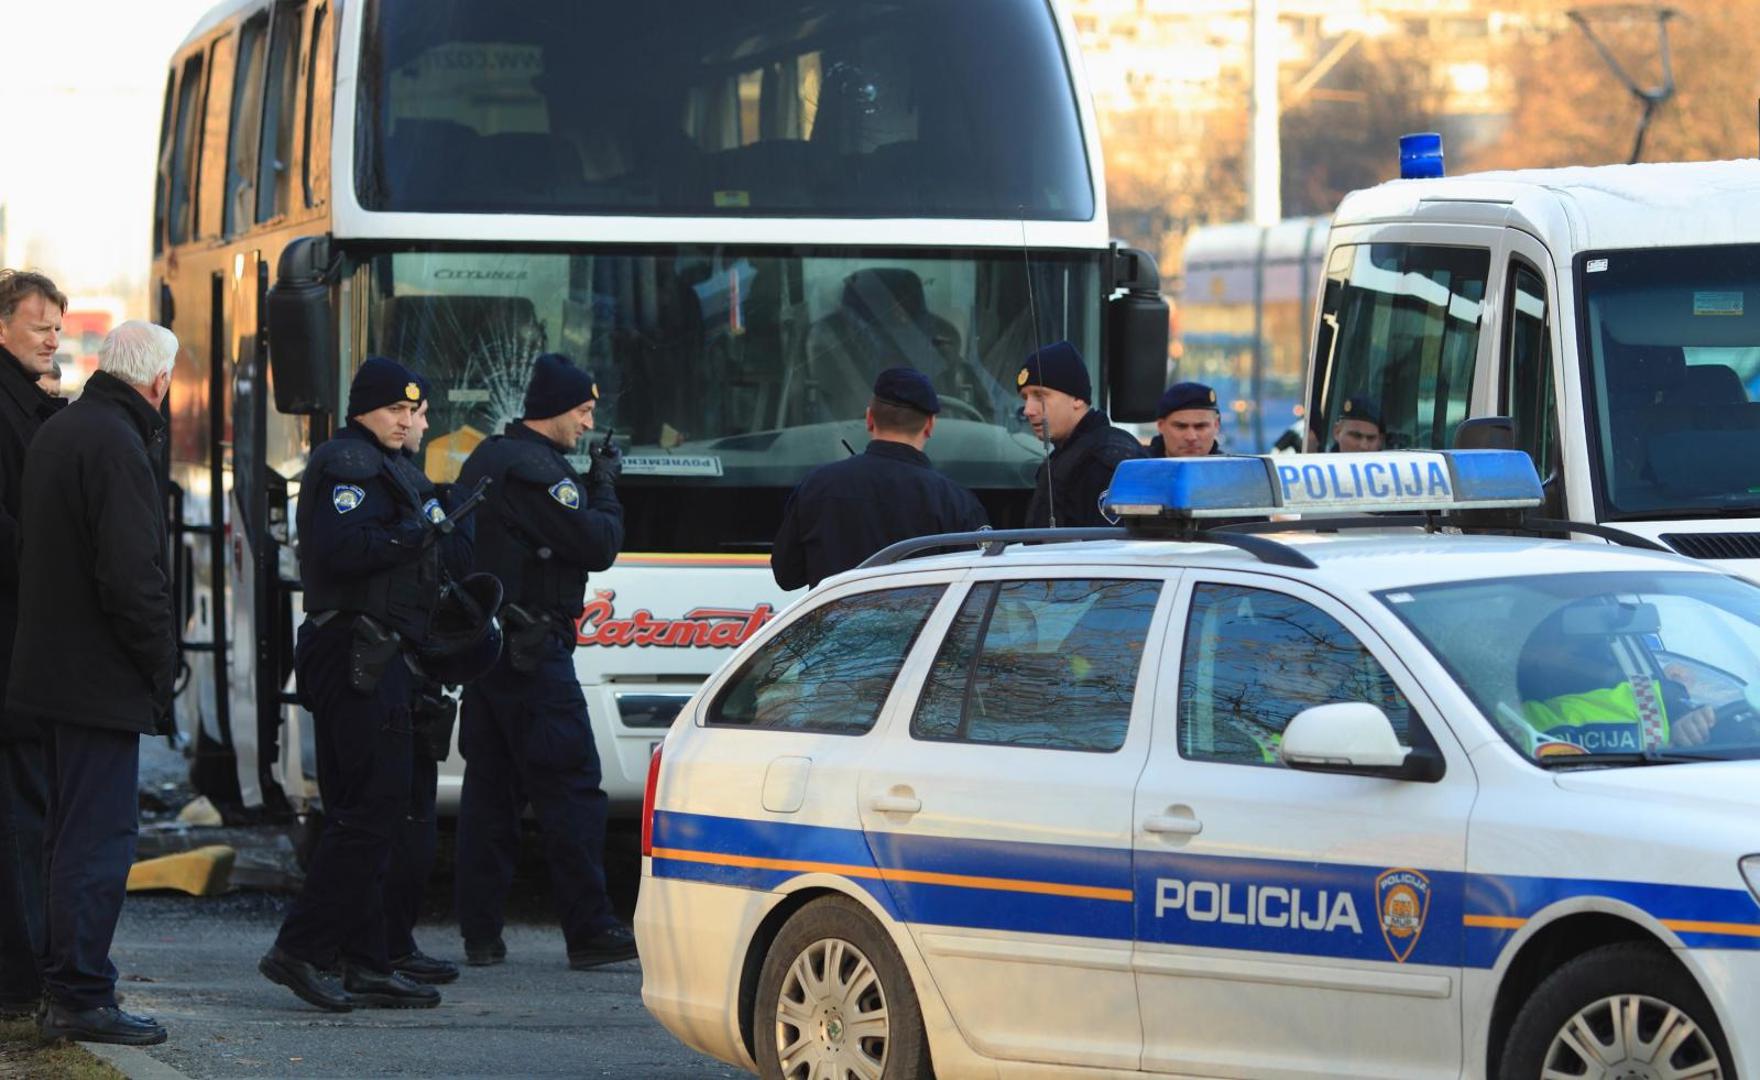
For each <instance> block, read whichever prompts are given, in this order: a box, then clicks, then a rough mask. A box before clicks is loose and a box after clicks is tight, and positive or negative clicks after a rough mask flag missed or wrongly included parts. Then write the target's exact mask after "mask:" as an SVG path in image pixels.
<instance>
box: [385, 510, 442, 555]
mask: <svg viewBox="0 0 1760 1080" xmlns="http://www.w3.org/2000/svg"><path fill="white" fill-rule="evenodd" d="M390 531H391V540H392V542H393V543H395V544H396V545H397V546H398V547H399V548H402V549H404V550H406V551H408V552H409V553H410V557H412V558H413V557H414V556H415V555H418V554H420V553H421V550H422V548H423V547H424V546H426V545H427V544H428V543H429V542H430V537H431V536H432V534H433V532H434V526H433V523H432V522H430V521H429V520H428V519H427V518H425V517H420V516H410V517H405V518H402V519H400V520H399V521H398V522H397V524H395V525H393V526H391V530H390Z"/></svg>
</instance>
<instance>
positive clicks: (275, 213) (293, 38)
mask: <svg viewBox="0 0 1760 1080" xmlns="http://www.w3.org/2000/svg"><path fill="white" fill-rule="evenodd" d="M303 14H304V12H303V11H302V10H301V9H300V7H299V6H298V5H297V4H277V5H276V7H275V26H274V29H273V31H272V32H271V33H270V35H269V82H268V87H267V89H266V90H265V91H264V94H263V138H262V144H263V150H262V155H261V157H260V158H259V159H258V162H257V220H258V221H269V220H271V219H273V218H278V217H280V216H282V215H283V214H285V213H287V209H288V206H289V204H290V202H291V199H290V198H289V190H290V186H291V184H292V180H293V125H294V116H293V113H294V103H295V102H296V101H297V100H298V98H297V97H296V92H297V90H298V89H299V70H300V64H299V58H300V48H299V41H300V21H301V16H302V15H303Z"/></svg>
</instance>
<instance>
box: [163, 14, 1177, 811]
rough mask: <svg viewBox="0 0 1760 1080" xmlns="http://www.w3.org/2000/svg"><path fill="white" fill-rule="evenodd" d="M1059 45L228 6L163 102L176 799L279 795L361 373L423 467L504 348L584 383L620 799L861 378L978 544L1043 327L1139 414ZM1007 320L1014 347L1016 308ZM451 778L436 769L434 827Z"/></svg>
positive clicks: (834, 438)
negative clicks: (308, 498)
mask: <svg viewBox="0 0 1760 1080" xmlns="http://www.w3.org/2000/svg"><path fill="white" fill-rule="evenodd" d="M1095 131H1096V124H1095V121H1094V116H1093V112H1092V109H1091V106H1090V104H1089V101H1088V96H1087V93H1086V89H1085V79H1084V76H1083V73H1082V69H1081V64H1080V59H1079V56H1078V55H1077V52H1076V47H1075V35H1074V33H1073V30H1072V27H1071V25H1070V23H1069V20H1068V16H1067V13H1065V12H1064V11H1063V10H1062V8H1061V6H1059V5H1056V4H1050V5H1048V4H1046V3H1044V2H1042V0H961V2H960V3H958V4H945V3H937V2H934V0H888V2H885V3H881V2H875V0H853V2H850V3H844V4H838V5H832V6H829V7H828V6H825V5H821V4H813V3H806V2H803V0H762V2H760V0H713V2H711V0H658V2H655V3H650V4H639V5H630V4H622V3H613V2H609V0H605V2H594V3H580V2H575V0H534V2H532V3H527V4H523V5H519V6H518V7H517V8H505V9H504V8H503V7H501V6H496V5H484V4H480V3H475V2H472V0H429V2H424V3H417V2H415V0H356V2H350V3H342V2H340V0H279V2H270V0H231V2H228V3H225V4H222V5H221V6H219V7H217V8H215V9H214V10H213V11H211V12H210V13H209V14H208V15H207V16H205V17H204V18H203V19H202V20H201V21H200V22H199V23H198V24H197V26H196V27H195V28H194V29H193V30H192V32H191V33H190V34H189V36H188V38H187V39H186V40H185V42H184V43H183V44H182V45H181V46H179V48H178V50H177V52H176V53H175V55H174V56H173V58H172V61H171V64H170V70H169V73H168V76H167V80H166V89H165V105H164V120H163V127H162V135H161V139H160V156H159V163H158V175H157V187H156V201H155V208H156V209H155V221H154V231H153V237H152V243H153V255H154V262H153V282H154V288H155V291H156V301H155V316H156V317H157V318H158V320H159V321H161V322H163V323H164V324H166V325H168V326H170V327H171V328H172V329H173V330H174V331H175V332H176V333H177V335H178V337H179V339H180V340H181V341H182V343H183V345H184V348H185V356H184V357H183V359H182V361H181V362H180V364H179V366H178V368H177V373H176V378H175V382H174V384H173V387H172V391H171V398H170V413H171V451H170V461H169V477H168V482H169V485H170V490H171V507H172V513H173V518H172V520H173V522H174V525H175V530H176V538H177V539H176V552H175V554H176V558H175V560H174V563H175V567H176V582H175V585H176V594H177V598H178V603H179V617H180V626H181V635H182V638H183V649H184V658H185V661H186V663H187V667H188V675H187V678H186V679H185V680H184V683H183V688H182V691H181V693H180V696H179V698H178V705H177V708H178V716H179V723H180V725H181V726H182V729H183V730H184V731H185V732H187V733H189V734H190V736H191V737H192V738H193V739H194V741H195V744H196V765H195V768H194V769H193V773H194V779H195V783H196V786H197V788H198V790H200V791H202V792H203V793H205V794H208V795H210V797H212V798H213V799H214V800H215V801H216V802H218V803H222V804H223V805H235V806H245V807H252V806H265V807H268V808H269V809H270V810H284V809H286V808H288V807H289V806H293V807H297V806H298V805H299V804H300V803H301V802H302V801H303V800H305V799H307V798H309V797H310V796H311V795H312V794H313V793H314V790H315V788H314V785H313V784H312V783H311V780H310V777H311V775H312V769H311V765H310V762H309V759H308V756H307V755H306V754H304V753H302V752H301V748H302V746H303V745H304V743H305V742H306V741H307V740H306V738H305V733H306V728H307V726H308V724H309V717H307V716H306V714H305V713H304V712H303V711H302V710H301V709H300V708H299V707H298V705H297V703H296V702H295V701H294V700H293V698H292V696H291V694H290V690H291V682H290V678H291V667H292V663H291V652H292V632H293V627H294V626H295V625H296V623H297V621H298V619H299V594H298V574H297V563H296V560H295V546H296V545H297V542H298V537H297V536H296V535H294V530H293V514H292V507H293V500H294V499H295V498H296V497H297V494H298V489H299V482H300V476H301V472H302V470H303V467H304V464H305V462H306V460H307V456H308V455H309V453H310V451H311V448H312V447H313V446H314V445H316V444H317V443H319V442H321V441H322V440H323V439H325V438H326V437H327V436H328V435H329V434H330V433H331V432H333V431H334V430H335V429H336V427H337V426H338V425H339V424H341V423H342V422H343V416H342V407H343V404H344V403H343V393H344V389H343V388H345V387H346V386H347V384H348V381H349V378H350V376H351V374H352V372H353V370H354V369H355V367H356V366H357V365H358V364H359V363H360V361H361V360H362V359H364V358H365V357H367V356H369V355H372V354H375V353H383V354H387V355H390V356H394V357H396V358H397V359H399V360H401V361H403V362H405V363H407V364H409V365H411V366H412V367H414V368H415V369H417V370H419V371H421V372H423V373H424V374H425V375H426V376H427V377H428V379H429V380H430V382H431V383H432V386H433V390H434V396H433V404H432V407H431V416H430V420H431V423H432V427H431V430H430V432H429V436H428V439H427V442H426V444H425V446H424V461H423V465H424V468H425V469H426V470H427V472H428V474H429V475H430V476H431V477H433V478H434V479H435V480H436V481H447V480H450V479H452V478H453V477H454V476H456V474H457V470H458V466H459V464H460V462H461V461H462V459H463V458H464V457H465V456H466V455H467V454H468V453H469V452H470V450H471V448H472V447H473V446H475V445H476V444H477V443H478V442H479V441H480V440H482V439H483V438H485V437H487V436H488V435H490V434H492V433H495V432H498V431H500V430H501V429H502V427H503V426H504V425H505V424H506V423H507V422H508V421H509V420H511V419H513V418H515V417H516V416H518V414H519V410H520V403H521V394H522V391H523V388H524V384H525V381H526V374H527V371H528V370H529V366H530V363H531V360H532V358H533V357H534V356H535V355H536V354H537V353H539V352H543V351H546V350H554V351H560V352H564V353H568V354H571V355H573V356H574V357H575V358H576V359H577V360H578V361H580V362H581V363H583V364H584V365H586V366H589V367H591V368H592V369H593V371H594V372H595V373H596V375H597V377H598V380H599V385H600V387H601V390H602V393H603V398H602V401H601V405H600V410H599V423H600V430H601V431H606V430H612V431H615V433H616V439H617V441H618V443H619V445H620V446H621V447H622V448H623V450H624V452H625V460H626V465H625V469H624V481H623V483H622V485H621V487H620V491H619V494H620V496H621V498H622V500H623V502H624V504H625V507H626V512H627V538H626V543H625V554H624V555H623V556H622V557H621V558H620V559H619V560H618V563H617V565H616V566H615V567H613V568H612V569H611V570H610V571H608V572H606V573H604V574H596V575H594V577H593V580H592V583H591V589H592V596H590V597H589V599H588V603H587V605H586V609H585V611H584V612H583V614H582V618H581V620H580V623H579V642H580V644H581V648H580V649H579V650H578V651H577V653H576V663H577V667H578V670H579V673H580V678H581V682H582V684H583V686H584V687H585V689H586V693H587V698H588V702H589V705H590V707H591V709H592V714H593V717H594V728H595V731H596V734H597V737H598V745H599V754H600V758H601V761H602V764H603V766H604V771H605V786H606V789H607V792H608V793H609V794H610V795H611V798H612V800H613V807H614V809H620V810H627V811H628V812H630V813H634V811H635V810H636V808H637V805H638V804H639V801H640V791H641V782H642V780H643V778H644V776H645V774H646V767H647V759H648V755H649V751H650V749H651V747H652V745H653V744H654V743H655V742H656V741H658V739H659V738H660V737H661V736H662V735H663V734H664V732H665V730H666V728H667V726H668V725H669V724H670V723H671V720H672V717H673V715H674V714H675V713H676V712H677V710H678V708H679V707H680V705H682V703H683V702H684V701H685V700H686V699H687V698H688V697H689V695H690V694H691V693H692V692H693V691H694V689H695V688H696V686H697V684H698V683H699V682H700V681H701V680H702V679H703V677H704V676H705V675H706V674H707V673H709V672H710V671H712V670H714V669H715V667H716V666H717V665H718V664H719V663H720V662H721V660H722V659H723V658H724V657H725V656H726V655H727V650H728V649H730V648H732V647H733V646H736V645H738V644H739V643H740V642H741V641H743V640H745V638H746V637H747V636H749V635H750V634H751V633H752V632H753V631H754V630H755V629H756V628H757V627H759V626H761V625H762V624H763V623H764V622H765V621H766V620H767V619H768V618H769V617H770V615H771V614H772V613H774V612H775V611H776V610H777V609H778V608H779V607H780V606H781V605H783V604H785V603H787V602H788V600H789V597H787V596H785V595H784V594H782V593H780V592H779V590H777V588H776V587H775V584H774V582H773V580H772V578H771V576H770V570H769V566H768V549H769V545H770V541H771V539H772V537H773V536H774V534H775V531H776V528H777V525H778V523H779V520H780V515H781V511H782V507H783V504H784V501H785V499H786V498H787V496H788V493H789V491H790V490H791V488H792V487H793V486H794V485H795V484H796V483H797V482H798V481H799V480H800V479H801V477H802V476H803V475H805V473H806V472H807V471H808V470H809V469H811V468H813V467H815V466H817V465H820V464H823V463H825V462H827V461H832V460H836V459H837V458H839V457H841V456H843V455H844V454H845V452H846V451H845V449H844V443H845V441H846V440H847V441H848V442H849V443H851V444H854V445H858V446H859V445H860V443H861V442H862V441H863V440H864V439H865V432H864V429H863V425H862V413H863V408H864V406H865V404H866V402H867V400H868V395H869V387H870V385H871V383H872V380H873V377H874V375H875V374H877V373H878V371H879V370H881V369H882V368H885V367H889V366H893V365H895V364H898V363H909V364H911V365H913V366H915V367H917V368H919V369H921V370H923V371H924V372H926V373H927V374H929V375H930V376H931V377H932V378H933V379H934V381H935V384H936V386H937V388H938V389H939V391H940V393H941V396H942V401H943V405H944V409H943V412H942V414H941V417H940V420H939V423H938V424H937V426H936V429H935V438H934V441H933V442H932V443H931V445H930V447H929V452H930V454H931V455H932V457H933V459H934V461H935V463H936V465H937V466H938V467H939V468H941V469H943V470H944V471H946V472H947V473H948V474H949V475H950V476H952V477H953V478H954V479H955V480H958V481H959V482H961V483H963V484H965V485H967V486H968V487H971V488H973V489H974V490H976V491H977V492H978V494H979V497H980V498H981V499H982V500H983V501H984V503H985V505H986V507H987V509H988V510H989V513H990V516H991V518H992V520H993V521H995V522H996V523H997V524H999V525H1007V524H1011V523H1014V522H1017V521H1019V520H1020V519H1021V517H1022V516H1023V515H1024V510H1025V505H1026V502H1027V499H1028V496H1029V494H1030V490H1031V485H1032V481H1033V476H1034V472H1035V470H1036V469H1037V468H1038V466H1039V463H1040V459H1041V455H1042V453H1043V448H1042V447H1041V445H1040V444H1039V442H1038V440H1036V439H1035V438H1034V437H1033V436H1032V433H1031V431H1030V429H1028V428H1026V426H1025V425H1024V424H1023V423H1022V422H1021V421H1020V420H1019V419H1018V418H1017V415H1016V414H1017V408H1018V405H1019V402H1018V398H1017V391H1016V387H1015V382H1014V376H1015V372H1016V371H1017V370H1018V367H1019V364H1020V361H1021V358H1022V357H1023V356H1025V355H1026V354H1027V353H1029V352H1030V351H1031V350H1032V349H1034V348H1035V347H1036V346H1038V345H1040V344H1042V343H1045V342H1049V341H1052V340H1056V339H1059V338H1067V339H1069V340H1070V341H1072V342H1074V343H1075V344H1076V345H1077V346H1078V347H1079V348H1080V349H1081V350H1082V352H1083V354H1084V355H1085V356H1087V357H1088V358H1089V360H1090V363H1091V364H1092V365H1093V371H1092V375H1093V378H1094V385H1095V386H1096V387H1097V388H1099V389H1098V391H1097V397H1098V399H1099V400H1097V402H1096V404H1097V405H1100V406H1102V407H1105V408H1108V409H1110V410H1111V411H1112V412H1113V413H1114V415H1115V416H1116V417H1118V418H1119V419H1121V420H1126V421H1130V420H1144V419H1149V418H1151V415H1152V412H1153V405H1154V401H1155V397H1156V395H1157V394H1158V393H1159V391H1160V389H1161V380H1162V375H1163V374H1164V372H1165V362H1166V351H1167V313H1166V305H1165V303H1164V302H1163V301H1162V300H1161V298H1160V296H1159V294H1158V289H1159V282H1158V279H1157V276H1156V271H1155V267H1154V263H1153V261H1152V260H1151V259H1150V258H1149V257H1148V256H1146V255H1142V254H1141V253H1138V252H1134V251H1130V250H1128V249H1123V248H1120V247H1119V246H1118V245H1116V244H1114V243H1112V242H1111V241H1110V239H1109V236H1108V233H1107V224H1106V223H1107V215H1106V206H1105V196H1104V193H1105V181H1104V177H1103V175H1102V171H1101V155H1100V148H1099V145H1098V143H1097V138H1096V135H1095ZM1034 315H1036V316H1037V318H1036V319H1035V318H1034V317H1033V316H1034ZM457 781H458V761H457V759H456V755H455V756H454V760H453V761H452V762H451V763H450V764H448V765H447V766H444V767H443V769H442V787H441V801H442V805H443V806H445V805H447V804H449V803H451V802H453V801H455V800H456V797H457V791H458V786H457Z"/></svg>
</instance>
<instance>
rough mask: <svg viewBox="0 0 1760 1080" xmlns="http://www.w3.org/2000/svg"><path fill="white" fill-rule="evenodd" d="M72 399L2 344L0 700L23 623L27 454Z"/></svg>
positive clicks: (0, 399)
mask: <svg viewBox="0 0 1760 1080" xmlns="http://www.w3.org/2000/svg"><path fill="white" fill-rule="evenodd" d="M65 404H67V403H66V402H65V401H62V400H61V399H60V398H57V397H50V396H49V395H48V394H47V393H44V392H43V389H42V387H40V386H38V385H37V380H36V379H35V377H33V376H32V375H31V373H30V372H28V371H26V370H25V366H24V365H23V364H21V363H19V362H18V360H17V359H16V358H15V357H14V356H13V355H12V354H11V353H9V352H7V351H6V350H5V349H0V702H4V701H5V700H6V673H7V671H8V669H10V668H11V666H12V639H13V635H14V633H15V632H16V630H17V627H18V508H19V498H20V488H21V485H22V484H23V482H24V454H25V449H26V448H27V447H29V446H30V444H31V439H33V438H34V437H35V436H36V434H37V429H38V428H40V427H42V426H43V421H45V420H47V419H48V418H49V417H51V416H54V415H55V413H56V412H57V411H58V410H59V409H60V408H61V407H62V406H63V405H65Z"/></svg>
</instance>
